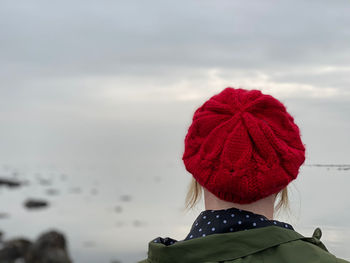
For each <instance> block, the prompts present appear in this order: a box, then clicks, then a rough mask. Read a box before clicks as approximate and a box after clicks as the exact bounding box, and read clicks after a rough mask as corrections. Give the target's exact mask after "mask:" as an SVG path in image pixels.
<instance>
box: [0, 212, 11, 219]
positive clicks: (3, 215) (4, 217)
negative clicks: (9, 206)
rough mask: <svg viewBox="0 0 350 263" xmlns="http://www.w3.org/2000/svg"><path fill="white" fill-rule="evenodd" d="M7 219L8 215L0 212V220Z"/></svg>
mask: <svg viewBox="0 0 350 263" xmlns="http://www.w3.org/2000/svg"><path fill="white" fill-rule="evenodd" d="M9 217H10V215H9V214H8V213H4V212H0V219H6V218H9Z"/></svg>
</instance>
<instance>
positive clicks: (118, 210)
mask: <svg viewBox="0 0 350 263" xmlns="http://www.w3.org/2000/svg"><path fill="white" fill-rule="evenodd" d="M115 212H117V213H118V214H119V213H121V212H123V208H122V207H121V206H120V205H117V206H116V207H115Z"/></svg>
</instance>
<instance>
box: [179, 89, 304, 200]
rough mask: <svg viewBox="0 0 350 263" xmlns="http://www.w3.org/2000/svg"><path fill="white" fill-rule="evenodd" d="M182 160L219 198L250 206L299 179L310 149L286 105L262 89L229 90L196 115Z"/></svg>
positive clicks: (200, 108)
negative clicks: (306, 145)
mask: <svg viewBox="0 0 350 263" xmlns="http://www.w3.org/2000/svg"><path fill="white" fill-rule="evenodd" d="M182 159H183V161H184V164H185V166H186V169H187V171H189V172H190V173H191V174H192V175H193V177H194V178H195V179H196V180H197V181H198V183H199V184H200V185H202V186H204V187H205V188H206V189H208V190H209V191H210V192H211V193H213V194H214V195H216V196H217V197H218V198H220V199H222V200H226V201H229V202H234V203H240V204H246V203H251V202H254V201H257V200H259V199H262V198H264V197H267V196H269V195H271V194H274V193H277V192H279V191H280V190H282V189H283V188H284V187H286V186H287V185H288V184H289V182H290V181H292V180H294V179H295V178H296V177H297V175H298V172H299V167H300V166H301V165H302V164H303V162H304V161H305V147H304V145H303V143H302V141H301V138H300V131H299V128H298V126H297V125H296V124H295V123H294V119H293V117H292V116H291V115H290V114H289V113H288V112H287V111H286V108H285V106H284V105H283V104H282V103H281V102H279V101H278V100H277V99H275V98H273V97H272V96H270V95H265V94H262V93H261V92H260V91H259V90H244V89H234V88H230V87H229V88H226V89H224V90H223V91H222V92H221V93H219V94H217V95H215V96H213V97H212V98H210V99H209V100H208V101H206V102H205V103H204V104H203V105H202V106H201V107H199V108H198V109H197V110H196V112H195V113H194V116H193V122H192V124H191V126H190V127H189V129H188V133H187V135H186V138H185V151H184V154H183V157H182Z"/></svg>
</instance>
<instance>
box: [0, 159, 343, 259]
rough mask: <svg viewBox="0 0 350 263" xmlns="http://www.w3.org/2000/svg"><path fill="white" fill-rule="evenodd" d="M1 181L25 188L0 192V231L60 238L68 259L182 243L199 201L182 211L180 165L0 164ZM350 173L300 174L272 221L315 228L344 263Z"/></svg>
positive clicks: (308, 230) (184, 179) (312, 170)
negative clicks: (31, 204) (29, 202)
mask: <svg viewBox="0 0 350 263" xmlns="http://www.w3.org/2000/svg"><path fill="white" fill-rule="evenodd" d="M0 175H1V177H9V178H16V179H19V180H23V181H27V182H28V184H27V185H25V186H23V187H21V188H17V189H7V188H4V187H2V188H0V213H7V214H8V217H5V218H3V219H0V231H3V232H4V233H5V238H6V239H8V238H12V237H19V236H25V237H29V238H35V237H37V236H38V235H39V234H40V233H42V232H43V231H46V230H49V229H56V230H59V231H62V232H63V233H65V235H66V237H67V239H68V244H69V252H70V254H71V256H72V258H73V260H74V262H78V263H79V262H82V263H83V262H84V263H90V262H91V263H93V262H112V261H113V260H115V261H117V260H118V261H120V262H123V263H129V262H136V261H137V260H140V259H143V258H144V257H145V256H146V251H147V243H148V241H149V240H151V239H153V238H155V237H157V236H162V237H167V236H169V237H173V238H175V239H183V238H184V237H185V236H186V234H187V232H188V231H189V229H190V226H191V224H192V222H193V220H194V219H195V218H196V216H197V214H198V213H199V212H200V211H201V210H203V209H204V207H203V204H202V203H201V204H199V205H198V207H197V208H196V209H195V210H193V211H190V212H187V213H186V212H184V211H183V202H184V196H185V193H186V188H187V184H188V182H189V180H190V176H189V174H187V173H186V172H185V170H184V168H183V166H182V164H181V163H180V162H178V163H169V162H165V163H164V164H162V163H161V164H159V165H156V166H155V165H151V164H149V163H148V162H146V161H145V162H144V163H142V162H139V165H136V166H134V167H129V168H128V170H127V172H126V171H122V170H120V169H118V165H115V166H114V167H108V168H107V167H103V168H101V167H99V168H98V167H93V166H86V165H85V166H67V167H55V166H31V165H27V166H21V165H18V166H9V165H4V166H2V169H1V172H0ZM349 185H350V170H340V169H338V168H337V167H333V168H327V167H310V166H304V167H303V168H302V169H301V172H300V174H299V177H298V179H297V180H296V181H295V182H293V183H292V184H291V185H290V187H289V188H290V200H291V204H290V206H291V212H290V213H287V212H284V213H282V214H281V215H279V216H278V217H277V219H280V220H284V221H287V222H289V223H291V224H292V225H293V226H294V228H295V229H296V230H297V231H298V232H300V233H301V234H303V235H306V236H310V235H312V232H313V230H314V229H315V228H316V227H320V228H321V229H322V231H323V236H322V239H321V240H322V241H323V242H324V243H325V244H326V246H327V247H328V248H329V250H330V251H331V252H332V253H334V254H336V255H337V256H338V257H342V258H345V259H348V260H350V251H349V250H348V249H347V248H348V247H350V212H349V211H350V200H349V198H348V187H349ZM30 197H32V198H43V199H45V200H48V201H49V203H50V206H49V207H48V208H46V209H41V210H35V211H28V210H27V209H25V208H24V207H23V202H24V200H26V199H27V198H30Z"/></svg>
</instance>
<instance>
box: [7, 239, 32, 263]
mask: <svg viewBox="0 0 350 263" xmlns="http://www.w3.org/2000/svg"><path fill="white" fill-rule="evenodd" d="M31 245H32V243H31V242H30V241H29V240H27V239H23V238H19V239H14V240H10V241H6V242H4V243H3V246H2V248H1V249H0V262H2V263H14V262H15V261H16V260H17V259H21V258H23V256H24V255H26V254H27V253H28V250H29V247H30V246H31Z"/></svg>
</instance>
